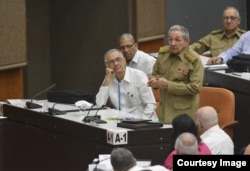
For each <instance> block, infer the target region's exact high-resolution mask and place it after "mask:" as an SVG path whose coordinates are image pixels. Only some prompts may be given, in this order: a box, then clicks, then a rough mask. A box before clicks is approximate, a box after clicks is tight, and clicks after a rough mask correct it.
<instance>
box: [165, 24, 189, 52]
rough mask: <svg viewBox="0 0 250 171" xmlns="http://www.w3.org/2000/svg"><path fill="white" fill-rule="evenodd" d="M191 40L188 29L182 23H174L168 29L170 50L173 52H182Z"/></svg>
mask: <svg viewBox="0 0 250 171" xmlns="http://www.w3.org/2000/svg"><path fill="white" fill-rule="evenodd" d="M189 42H190V38H189V32H188V30H187V29H186V28H185V27H183V26H181V25H173V26H172V27H170V29H169V31H168V44H169V50H170V52H171V53H173V54H179V53H181V52H182V51H183V50H184V49H185V48H186V47H187V46H188V45H189Z"/></svg>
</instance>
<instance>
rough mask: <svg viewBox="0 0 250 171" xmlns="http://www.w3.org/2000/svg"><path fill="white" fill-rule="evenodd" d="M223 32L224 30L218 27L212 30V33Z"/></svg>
mask: <svg viewBox="0 0 250 171" xmlns="http://www.w3.org/2000/svg"><path fill="white" fill-rule="evenodd" d="M223 32H224V30H222V29H218V30H213V31H212V32H211V34H218V33H223Z"/></svg>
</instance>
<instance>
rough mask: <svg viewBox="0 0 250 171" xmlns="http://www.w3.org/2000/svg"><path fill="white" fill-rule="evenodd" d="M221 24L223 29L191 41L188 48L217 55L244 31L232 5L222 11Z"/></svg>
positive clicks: (233, 42) (238, 15)
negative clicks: (193, 41) (196, 40)
mask: <svg viewBox="0 0 250 171" xmlns="http://www.w3.org/2000/svg"><path fill="white" fill-rule="evenodd" d="M222 24H223V26H224V29H219V30H214V31H212V32H211V33H210V34H209V35H207V36H205V37H203V38H201V39H200V40H199V41H198V42H195V43H193V44H192V45H191V46H190V48H192V49H193V50H194V51H196V52H197V53H198V54H200V55H202V54H203V53H204V52H207V51H210V53H209V55H206V56H209V57H214V56H218V55H219V54H220V53H221V52H224V51H226V50H227V49H229V48H231V47H232V46H233V45H234V44H235V43H236V42H237V40H239V38H240V36H241V35H242V34H243V33H245V32H246V31H245V30H243V29H240V28H239V25H240V14H239V11H238V10H237V9H236V8H234V7H227V8H226V9H225V10H224V11H223V15H222Z"/></svg>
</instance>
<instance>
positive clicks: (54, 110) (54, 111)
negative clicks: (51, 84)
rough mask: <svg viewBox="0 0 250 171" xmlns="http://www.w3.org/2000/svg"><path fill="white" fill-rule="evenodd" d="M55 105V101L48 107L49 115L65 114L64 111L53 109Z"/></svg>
mask: <svg viewBox="0 0 250 171" xmlns="http://www.w3.org/2000/svg"><path fill="white" fill-rule="evenodd" d="M55 105H56V103H55V104H54V105H53V106H52V107H51V108H49V109H48V112H49V114H50V115H64V114H66V112H65V111H61V110H58V109H55Z"/></svg>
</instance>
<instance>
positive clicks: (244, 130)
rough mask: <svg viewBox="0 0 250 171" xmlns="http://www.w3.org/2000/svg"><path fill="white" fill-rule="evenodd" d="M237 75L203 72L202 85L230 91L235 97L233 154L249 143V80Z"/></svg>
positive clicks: (219, 71) (214, 71) (218, 71)
mask: <svg viewBox="0 0 250 171" xmlns="http://www.w3.org/2000/svg"><path fill="white" fill-rule="evenodd" d="M240 75H241V74H238V73H233V74H232V73H225V71H224V70H210V69H206V70H205V75H204V76H205V77H204V84H205V85H208V86H215V87H223V88H227V89H229V90H232V91H233V92H234V95H235V120H238V121H239V125H238V126H236V127H235V128H234V138H233V141H234V144H235V152H236V153H238V152H239V150H240V149H241V148H242V147H243V146H246V145H247V144H249V143H250V135H249V133H248V130H249V125H250V80H249V79H244V78H241V76H240Z"/></svg>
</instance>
